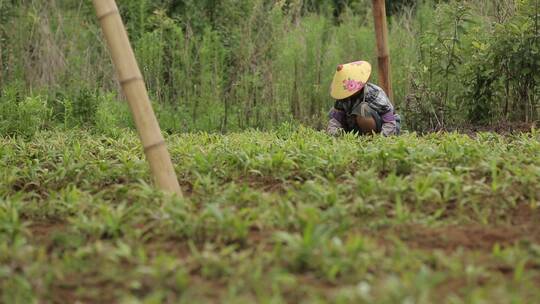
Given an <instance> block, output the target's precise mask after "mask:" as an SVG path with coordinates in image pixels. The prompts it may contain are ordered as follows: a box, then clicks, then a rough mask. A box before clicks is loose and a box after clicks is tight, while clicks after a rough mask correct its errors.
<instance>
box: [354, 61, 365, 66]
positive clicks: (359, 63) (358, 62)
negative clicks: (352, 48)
mask: <svg viewBox="0 0 540 304" xmlns="http://www.w3.org/2000/svg"><path fill="white" fill-rule="evenodd" d="M362 64H364V61H355V62H351V65H362Z"/></svg>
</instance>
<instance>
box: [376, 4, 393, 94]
mask: <svg viewBox="0 0 540 304" xmlns="http://www.w3.org/2000/svg"><path fill="white" fill-rule="evenodd" d="M373 18H374V19H375V34H376V39H377V58H378V69H379V82H380V85H381V87H382V88H383V90H384V91H385V92H386V94H387V95H388V97H389V98H390V100H394V94H393V91H392V78H391V75H390V73H391V69H390V50H389V48H388V25H387V23H386V5H385V2H384V0H373Z"/></svg>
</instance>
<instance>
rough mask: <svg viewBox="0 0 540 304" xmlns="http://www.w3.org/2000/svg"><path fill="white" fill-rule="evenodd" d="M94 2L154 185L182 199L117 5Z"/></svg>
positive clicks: (111, 0)
mask: <svg viewBox="0 0 540 304" xmlns="http://www.w3.org/2000/svg"><path fill="white" fill-rule="evenodd" d="M93 2H94V7H95V9H96V13H97V17H98V19H99V21H100V23H101V28H102V30H103V34H104V36H105V39H106V40H107V44H108V45H109V49H110V52H111V56H112V61H113V63H114V65H115V67H116V73H117V75H118V79H119V81H120V85H121V86H122V91H123V93H124V95H125V96H126V98H127V100H128V103H129V107H130V109H131V113H132V114H133V118H134V121H135V125H136V126H137V132H138V134H139V137H140V139H141V141H142V144H143V147H144V153H145V155H146V158H147V160H148V162H149V164H150V171H151V172H152V175H153V177H154V182H155V183H156V185H157V187H158V188H159V189H161V190H163V191H166V192H172V193H176V194H178V195H180V196H181V195H182V191H181V189H180V185H179V184H178V179H177V177H176V173H175V172H174V168H173V164H172V161H171V157H170V155H169V151H168V150H167V146H166V144H165V140H164V138H163V135H162V134H161V130H160V128H159V124H158V121H157V119H156V116H155V114H154V110H153V109H152V105H151V104H150V99H149V97H148V91H147V90H146V86H145V83H144V79H143V77H142V73H141V71H140V69H139V66H138V64H137V60H136V59H135V54H134V52H133V49H132V48H131V44H130V42H129V38H128V35H127V32H126V29H125V27H124V23H123V22H122V18H121V16H120V14H119V12H118V7H117V5H116V2H115V1H114V0H93Z"/></svg>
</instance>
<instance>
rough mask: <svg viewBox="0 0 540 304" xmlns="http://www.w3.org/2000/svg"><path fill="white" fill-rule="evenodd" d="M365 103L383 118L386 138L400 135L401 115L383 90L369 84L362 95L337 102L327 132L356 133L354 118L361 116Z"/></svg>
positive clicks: (381, 128) (381, 126) (331, 111)
mask: <svg viewBox="0 0 540 304" xmlns="http://www.w3.org/2000/svg"><path fill="white" fill-rule="evenodd" d="M364 102H365V103H367V104H368V105H369V108H370V109H371V110H372V111H374V112H376V113H377V114H378V116H379V117H380V118H381V119H380V120H379V122H380V132H381V133H382V134H383V135H384V136H389V135H398V134H399V129H400V122H401V119H400V117H399V115H397V114H395V113H394V107H393V106H392V103H391V102H390V100H389V99H388V97H387V96H386V93H384V91H383V89H381V88H380V87H378V86H376V85H374V84H372V83H367V84H366V86H365V87H364V89H363V92H362V93H360V94H356V95H354V96H352V97H349V98H347V99H343V100H337V101H336V103H335V105H334V108H332V110H330V121H329V122H328V127H327V129H326V132H327V133H328V134H329V135H332V136H337V135H339V134H340V133H341V132H342V131H345V132H350V131H354V129H355V125H356V123H355V120H354V116H355V115H358V114H359V111H360V105H361V104H362V103H364Z"/></svg>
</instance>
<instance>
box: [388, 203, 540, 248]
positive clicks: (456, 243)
mask: <svg viewBox="0 0 540 304" xmlns="http://www.w3.org/2000/svg"><path fill="white" fill-rule="evenodd" d="M539 222H540V208H536V209H534V210H533V209H531V208H530V207H528V206H526V205H522V206H520V207H518V208H516V210H514V211H513V212H511V213H510V214H509V218H508V219H507V221H506V223H504V224H495V225H489V226H485V225H481V224H476V223H475V224H466V225H452V226H446V227H439V228H430V227H424V226H420V225H405V226H401V227H398V228H392V229H390V231H382V233H381V238H382V239H383V241H385V240H387V235H394V236H397V237H398V238H399V239H400V240H401V241H403V242H405V243H406V244H407V245H409V246H410V247H412V248H418V249H442V250H448V251H453V250H456V249H458V248H464V249H470V250H485V251H490V250H492V249H493V246H495V245H496V244H498V245H500V246H503V247H504V246H511V245H513V244H516V243H517V242H519V241H530V242H533V243H540V226H539V225H538V223H539ZM389 232H390V233H389Z"/></svg>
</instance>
